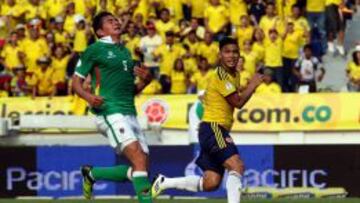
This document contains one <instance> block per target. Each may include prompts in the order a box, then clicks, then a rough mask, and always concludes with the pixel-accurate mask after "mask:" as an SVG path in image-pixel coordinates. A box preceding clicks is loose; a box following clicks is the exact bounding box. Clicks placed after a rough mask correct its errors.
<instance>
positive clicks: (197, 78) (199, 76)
mask: <svg viewBox="0 0 360 203" xmlns="http://www.w3.org/2000/svg"><path fill="white" fill-rule="evenodd" d="M210 72H211V71H210V70H209V71H207V72H206V73H201V72H200V71H197V72H195V73H194V74H193V75H192V77H191V80H190V81H191V83H192V84H196V90H197V92H199V91H201V90H205V89H206V86H207V84H208V81H209V76H210V74H211V73H210Z"/></svg>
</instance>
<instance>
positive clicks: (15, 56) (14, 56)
mask: <svg viewBox="0 0 360 203" xmlns="http://www.w3.org/2000/svg"><path fill="white" fill-rule="evenodd" d="M19 52H20V47H19V45H18V43H17V34H16V32H11V34H10V38H9V39H8V42H7V44H6V45H5V46H4V48H3V50H2V51H1V55H0V56H1V60H0V63H2V65H3V66H4V67H5V69H6V70H7V71H11V70H12V69H13V68H14V67H18V66H20V65H22V64H21V61H20V58H19Z"/></svg>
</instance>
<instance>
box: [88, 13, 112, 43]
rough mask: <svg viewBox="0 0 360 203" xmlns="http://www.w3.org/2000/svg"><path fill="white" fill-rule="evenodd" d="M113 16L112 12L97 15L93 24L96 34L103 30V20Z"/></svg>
mask: <svg viewBox="0 0 360 203" xmlns="http://www.w3.org/2000/svg"><path fill="white" fill-rule="evenodd" d="M112 15H113V14H111V13H110V12H106V11H104V12H100V13H99V14H97V15H96V16H95V17H94V19H93V23H92V28H93V30H94V32H95V34H96V31H98V30H99V29H101V28H102V24H103V19H104V17H106V16H112ZM96 36H97V37H99V36H98V35H97V34H96Z"/></svg>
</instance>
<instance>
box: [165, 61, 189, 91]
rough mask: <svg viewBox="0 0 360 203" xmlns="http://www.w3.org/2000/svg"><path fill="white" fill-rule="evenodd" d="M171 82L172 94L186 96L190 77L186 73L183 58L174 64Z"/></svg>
mask: <svg viewBox="0 0 360 203" xmlns="http://www.w3.org/2000/svg"><path fill="white" fill-rule="evenodd" d="M170 82H171V90H170V93H171V94H186V92H187V89H188V85H189V77H188V75H187V74H186V72H185V68H184V62H183V60H182V59H181V58H178V59H176V60H175V62H174V68H173V69H172V70H171V74H170Z"/></svg>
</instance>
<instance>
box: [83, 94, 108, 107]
mask: <svg viewBox="0 0 360 203" xmlns="http://www.w3.org/2000/svg"><path fill="white" fill-rule="evenodd" d="M86 101H87V102H88V103H89V105H90V106H91V107H100V106H101V104H102V103H103V102H104V99H103V98H102V97H100V96H96V95H92V94H91V95H89V97H88V98H86Z"/></svg>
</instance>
